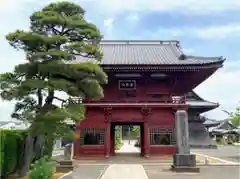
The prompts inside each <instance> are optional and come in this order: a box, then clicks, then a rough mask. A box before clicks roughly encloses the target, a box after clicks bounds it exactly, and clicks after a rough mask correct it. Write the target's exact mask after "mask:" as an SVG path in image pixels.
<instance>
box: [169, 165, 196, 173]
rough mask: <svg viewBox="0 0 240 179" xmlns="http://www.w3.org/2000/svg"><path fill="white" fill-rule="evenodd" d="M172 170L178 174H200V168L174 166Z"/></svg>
mask: <svg viewBox="0 0 240 179" xmlns="http://www.w3.org/2000/svg"><path fill="white" fill-rule="evenodd" d="M171 170H172V171H174V172H178V173H200V168H198V167H180V166H174V165H172V167H171Z"/></svg>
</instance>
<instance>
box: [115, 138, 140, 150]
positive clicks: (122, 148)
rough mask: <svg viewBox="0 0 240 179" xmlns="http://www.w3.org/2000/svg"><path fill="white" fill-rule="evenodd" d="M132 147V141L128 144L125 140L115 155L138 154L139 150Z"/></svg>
mask: <svg viewBox="0 0 240 179" xmlns="http://www.w3.org/2000/svg"><path fill="white" fill-rule="evenodd" d="M134 145H135V142H134V141H131V143H130V144H129V143H128V140H125V141H123V146H122V147H121V148H120V149H119V150H118V151H117V152H116V153H140V148H139V147H135V146H134Z"/></svg>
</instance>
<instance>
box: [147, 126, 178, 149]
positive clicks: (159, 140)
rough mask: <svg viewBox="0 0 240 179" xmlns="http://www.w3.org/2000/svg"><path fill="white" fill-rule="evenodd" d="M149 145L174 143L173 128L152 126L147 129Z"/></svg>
mask: <svg viewBox="0 0 240 179" xmlns="http://www.w3.org/2000/svg"><path fill="white" fill-rule="evenodd" d="M149 138H150V145H175V143H176V142H175V135H174V129H165V128H158V127H152V128H150V129H149Z"/></svg>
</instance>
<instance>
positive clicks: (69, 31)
mask: <svg viewBox="0 0 240 179" xmlns="http://www.w3.org/2000/svg"><path fill="white" fill-rule="evenodd" d="M84 13H85V11H84V10H83V9H82V8H81V7H80V6H79V5H76V4H74V3H70V2H59V3H52V4H49V5H48V6H46V7H45V8H43V9H42V10H40V11H37V12H34V13H33V14H32V15H31V16H30V30H29V31H23V30H17V31H15V32H14V33H10V34H8V35H7V36H6V38H7V40H8V41H9V44H10V45H11V46H12V47H14V48H15V49H17V50H23V51H24V52H25V54H26V59H25V60H26V63H23V64H19V65H16V66H15V68H14V71H13V72H9V73H4V74H1V76H0V85H1V88H0V90H1V91H0V92H1V97H2V99H4V100H10V101H11V100H17V101H18V102H17V103H16V105H15V109H14V112H13V114H12V117H13V118H17V119H20V120H28V121H29V122H30V123H31V126H30V130H29V131H30V135H31V136H40V135H44V136H45V137H46V139H47V140H45V143H46V145H45V149H46V150H47V152H46V153H48V154H49V155H51V153H52V146H53V140H54V138H55V137H56V136H58V135H62V134H63V133H64V132H66V131H67V129H66V125H65V124H64V120H65V119H66V118H71V119H72V120H75V121H78V120H81V119H83V118H84V106H82V105H81V104H74V103H71V102H70V103H69V102H67V101H66V100H65V99H61V98H60V97H59V96H56V91H62V92H65V93H67V94H68V95H69V96H77V97H83V98H84V97H88V98H90V99H99V98H101V97H102V96H103V90H102V87H101V85H102V84H105V83H107V76H106V74H105V73H104V72H103V70H102V69H101V68H100V66H99V65H98V63H99V61H100V60H101V57H102V55H103V54H101V51H100V49H99V42H100V40H101V38H102V36H101V34H100V31H99V30H98V28H97V27H96V26H95V25H94V24H91V23H88V22H87V21H86V20H85V19H84ZM76 57H77V58H78V59H81V60H84V59H92V62H94V63H90V62H84V61H79V63H78V64H77V63H75V62H76ZM85 61H86V60H85ZM80 62H81V63H80ZM53 100H59V101H61V102H62V106H61V107H59V106H56V105H54V104H53ZM37 144H39V145H40V146H41V145H42V144H41V142H37ZM46 146H47V147H46ZM29 147H30V148H31V144H29ZM38 149H39V147H38ZM29 160H30V159H28V162H27V164H26V165H25V171H24V174H23V175H25V174H26V171H27V170H28V166H29Z"/></svg>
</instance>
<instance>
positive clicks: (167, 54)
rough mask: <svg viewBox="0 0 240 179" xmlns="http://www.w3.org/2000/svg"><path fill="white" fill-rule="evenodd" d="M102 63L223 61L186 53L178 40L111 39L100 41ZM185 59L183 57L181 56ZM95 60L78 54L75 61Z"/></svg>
mask: <svg viewBox="0 0 240 179" xmlns="http://www.w3.org/2000/svg"><path fill="white" fill-rule="evenodd" d="M100 49H101V51H102V52H103V54H104V56H103V58H102V61H101V62H100V63H101V64H102V65H150V64H151V65H198V64H212V63H218V62H223V61H224V59H223V58H222V57H196V56H187V55H185V54H184V53H183V52H182V50H181V48H180V47H179V42H178V41H110V40H108V41H107V40H104V41H101V43H100ZM182 57H183V58H184V59H181V58H182ZM86 61H87V62H94V60H93V59H86V58H82V57H81V56H76V61H74V63H81V62H86Z"/></svg>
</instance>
